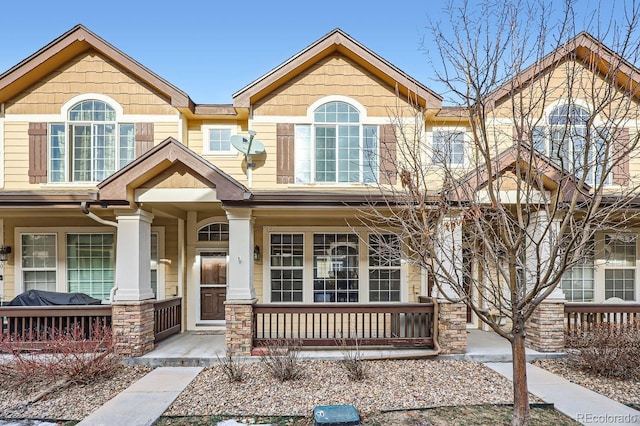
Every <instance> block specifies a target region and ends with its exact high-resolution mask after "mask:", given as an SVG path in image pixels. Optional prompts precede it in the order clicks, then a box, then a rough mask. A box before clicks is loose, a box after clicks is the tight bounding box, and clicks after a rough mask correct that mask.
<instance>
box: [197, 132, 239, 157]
mask: <svg viewBox="0 0 640 426" xmlns="http://www.w3.org/2000/svg"><path fill="white" fill-rule="evenodd" d="M235 133H236V128H235V127H234V126H203V128H202V134H203V152H204V154H209V155H236V154H237V153H238V152H237V151H236V150H235V148H233V146H232V145H231V136H233V135H234V134H235Z"/></svg>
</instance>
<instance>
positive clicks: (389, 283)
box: [369, 234, 400, 302]
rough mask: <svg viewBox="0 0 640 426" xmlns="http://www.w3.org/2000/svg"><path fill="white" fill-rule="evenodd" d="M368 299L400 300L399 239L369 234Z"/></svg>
mask: <svg viewBox="0 0 640 426" xmlns="http://www.w3.org/2000/svg"><path fill="white" fill-rule="evenodd" d="M369 301H371V302H399V301H400V239H399V238H398V236H397V235H394V234H381V235H378V234H371V235H369Z"/></svg>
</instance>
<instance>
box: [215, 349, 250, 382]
mask: <svg viewBox="0 0 640 426" xmlns="http://www.w3.org/2000/svg"><path fill="white" fill-rule="evenodd" d="M216 357H217V358H218V362H219V363H220V365H221V366H222V372H223V373H224V375H225V376H227V379H229V381H230V382H243V381H244V379H245V377H246V375H247V366H246V364H243V363H241V362H240V361H238V358H234V357H232V356H231V354H230V353H229V352H227V354H226V355H225V357H224V358H220V357H219V356H218V355H216Z"/></svg>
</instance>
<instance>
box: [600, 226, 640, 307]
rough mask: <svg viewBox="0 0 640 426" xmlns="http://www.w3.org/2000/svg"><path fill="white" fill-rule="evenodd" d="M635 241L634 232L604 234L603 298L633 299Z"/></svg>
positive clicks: (636, 239)
mask: <svg viewBox="0 0 640 426" xmlns="http://www.w3.org/2000/svg"><path fill="white" fill-rule="evenodd" d="M637 241H638V237H637V235H635V234H605V236H604V252H605V253H604V254H605V259H606V263H605V270H604V298H605V300H606V299H610V298H612V297H617V298H620V299H622V300H625V301H633V300H635V287H636V257H637Z"/></svg>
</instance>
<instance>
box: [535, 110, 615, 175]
mask: <svg viewBox="0 0 640 426" xmlns="http://www.w3.org/2000/svg"><path fill="white" fill-rule="evenodd" d="M591 119H592V117H591V116H590V114H589V111H587V110H586V109H585V108H583V107H581V106H579V105H571V104H561V105H557V106H556V107H554V108H553V109H552V110H551V111H550V112H549V114H548V115H547V116H546V126H538V127H536V128H534V129H533V146H534V148H535V149H536V150H537V151H539V152H541V153H543V154H545V155H546V156H548V157H549V158H551V159H552V160H553V161H555V162H556V163H557V164H558V165H559V166H561V167H562V168H563V169H565V170H568V171H571V172H573V173H575V174H576V175H577V176H578V177H581V176H583V175H585V174H586V178H585V182H586V183H587V184H591V185H592V184H594V182H598V181H599V180H600V178H601V176H602V161H601V160H599V159H600V158H601V157H603V156H604V155H605V151H606V144H605V140H606V139H607V138H608V135H607V131H606V129H603V128H600V127H596V126H593V125H589V122H590V120H591ZM612 179H613V177H612V176H611V175H609V176H607V180H606V181H605V184H611V181H612Z"/></svg>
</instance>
